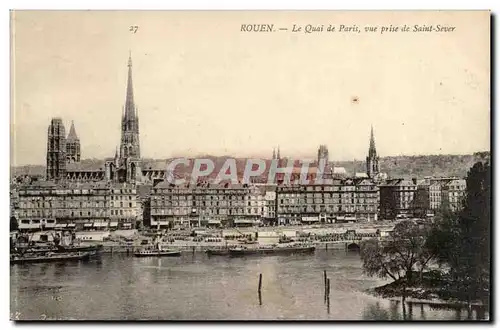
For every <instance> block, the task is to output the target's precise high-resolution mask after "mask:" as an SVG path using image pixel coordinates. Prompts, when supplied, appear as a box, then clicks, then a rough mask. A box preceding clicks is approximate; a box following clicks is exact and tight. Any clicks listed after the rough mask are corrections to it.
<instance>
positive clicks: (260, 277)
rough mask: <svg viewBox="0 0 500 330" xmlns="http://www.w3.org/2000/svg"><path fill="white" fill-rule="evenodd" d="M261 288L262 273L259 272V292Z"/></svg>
mask: <svg viewBox="0 0 500 330" xmlns="http://www.w3.org/2000/svg"><path fill="white" fill-rule="evenodd" d="M261 290H262V274H259V294H260V291H261Z"/></svg>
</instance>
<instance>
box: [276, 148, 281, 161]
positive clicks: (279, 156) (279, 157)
mask: <svg viewBox="0 0 500 330" xmlns="http://www.w3.org/2000/svg"><path fill="white" fill-rule="evenodd" d="M277 157H278V159H281V155H280V146H278V155H277Z"/></svg>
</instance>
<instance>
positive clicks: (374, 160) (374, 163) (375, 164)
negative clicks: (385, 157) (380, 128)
mask: <svg viewBox="0 0 500 330" xmlns="http://www.w3.org/2000/svg"><path fill="white" fill-rule="evenodd" d="M379 171H380V169H379V157H378V156H377V149H376V148H375V136H374V134H373V125H372V127H371V132H370V147H369V149H368V156H367V157H366V174H368V177H370V178H373V177H375V176H376V175H377V174H378V173H379Z"/></svg>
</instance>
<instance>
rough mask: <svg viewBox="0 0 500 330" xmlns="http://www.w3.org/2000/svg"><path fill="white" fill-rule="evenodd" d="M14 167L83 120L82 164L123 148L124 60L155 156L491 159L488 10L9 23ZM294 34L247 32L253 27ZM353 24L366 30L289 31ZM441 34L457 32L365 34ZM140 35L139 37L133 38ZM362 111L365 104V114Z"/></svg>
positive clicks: (36, 17)
mask: <svg viewBox="0 0 500 330" xmlns="http://www.w3.org/2000/svg"><path fill="white" fill-rule="evenodd" d="M12 19H13V22H12V33H13V34H12V35H13V37H12V51H13V53H12V75H11V77H12V116H11V118H12V124H13V125H12V144H13V145H12V157H11V162H12V164H13V165H24V164H45V153H46V143H47V127H48V125H49V124H50V119H51V118H52V117H56V116H60V117H62V118H63V121H64V123H65V126H66V130H67V131H69V127H70V124H71V120H74V122H75V128H76V132H77V134H78V136H79V137H80V141H81V151H82V158H105V157H110V156H113V155H114V152H115V147H116V146H117V145H119V142H120V117H121V110H122V106H123V105H124V102H125V89H126V83H127V82H126V78H127V60H128V54H129V50H130V51H131V52H132V60H133V76H134V80H133V82H134V97H135V102H136V106H137V107H138V109H139V111H138V112H139V124H140V139H141V154H142V157H144V158H168V157H172V156H181V155H182V156H188V157H189V156H191V157H192V156H196V155H198V154H212V155H233V156H238V157H248V156H254V157H258V156H261V157H270V156H271V154H272V149H273V147H274V146H277V145H280V146H281V154H282V156H289V157H292V158H300V157H308V158H315V157H316V152H317V148H318V145H319V144H326V145H327V146H328V149H329V153H330V159H332V160H350V159H364V157H366V153H367V151H368V142H369V134H370V125H372V124H373V126H374V130H375V139H376V145H377V150H378V153H379V154H380V156H396V155H402V154H404V155H414V154H462V153H472V152H475V151H484V150H489V149H490V147H489V140H490V128H489V126H490V97H489V93H490V48H489V47H490V45H489V42H490V16H489V12H392V13H391V12H229V11H228V12H201V11H200V12H162V11H158V12H148V11H142V12H141V11H129V12H124V11H121V12H120V11H108V12H96V11H84V12H83V11H82V12H77V11H74V12H65V11H59V12H49V11H45V12H20V11H17V12H15V13H14V14H13V15H12ZM245 23H247V24H254V23H255V24H261V23H265V24H274V27H275V29H276V30H277V29H278V28H279V27H285V28H288V29H289V30H288V31H276V32H271V33H248V32H241V31H240V29H241V24H245ZM293 24H297V25H302V26H305V25H307V24H313V25H315V26H317V25H321V24H324V29H325V30H326V28H327V27H328V25H329V24H332V25H336V26H338V25H340V24H345V25H351V24H357V25H358V26H359V27H360V29H361V33H341V32H326V31H324V32H322V33H312V34H305V33H292V32H291V29H292V26H293ZM390 24H392V25H394V26H400V25H403V24H407V25H410V26H411V27H413V25H414V24H420V25H423V24H427V25H430V24H434V26H436V25H437V24H441V25H448V26H455V27H456V29H455V31H454V32H448V33H444V32H441V33H440V32H422V33H412V32H408V33H403V32H400V33H386V34H382V35H381V34H380V33H367V32H364V26H365V25H390ZM131 25H137V26H139V29H138V31H137V33H135V34H133V33H131V32H129V26H131ZM353 99H357V102H353Z"/></svg>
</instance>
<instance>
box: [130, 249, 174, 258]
mask: <svg viewBox="0 0 500 330" xmlns="http://www.w3.org/2000/svg"><path fill="white" fill-rule="evenodd" d="M180 255H181V251H178V250H161V249H142V250H139V251H137V252H135V253H134V256H136V257H180Z"/></svg>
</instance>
